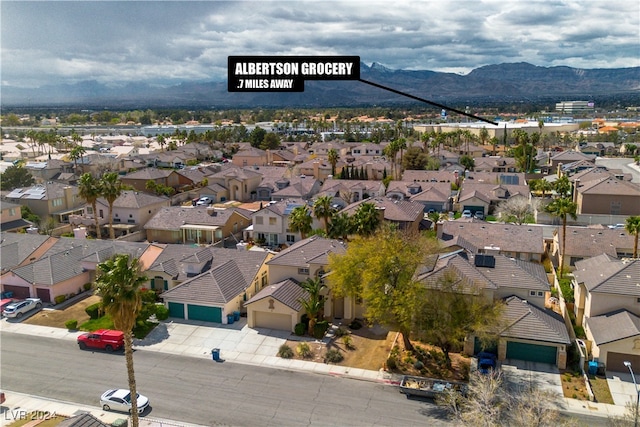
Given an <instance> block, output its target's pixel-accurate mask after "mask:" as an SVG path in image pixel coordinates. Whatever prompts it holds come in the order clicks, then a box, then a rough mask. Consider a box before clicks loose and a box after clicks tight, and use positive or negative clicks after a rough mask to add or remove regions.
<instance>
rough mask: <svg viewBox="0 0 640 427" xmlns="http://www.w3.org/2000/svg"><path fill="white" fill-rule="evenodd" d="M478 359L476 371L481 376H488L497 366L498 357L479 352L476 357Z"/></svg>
mask: <svg viewBox="0 0 640 427" xmlns="http://www.w3.org/2000/svg"><path fill="white" fill-rule="evenodd" d="M476 357H477V358H478V371H480V373H481V374H490V373H491V372H492V371H494V370H495V369H496V368H497V366H498V357H497V356H496V355H495V354H493V353H489V352H486V351H481V352H480V353H478V355H477V356H476Z"/></svg>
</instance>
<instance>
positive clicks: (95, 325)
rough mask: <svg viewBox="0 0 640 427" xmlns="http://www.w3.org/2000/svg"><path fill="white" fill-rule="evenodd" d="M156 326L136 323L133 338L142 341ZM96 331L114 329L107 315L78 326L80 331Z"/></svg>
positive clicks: (149, 323) (141, 322)
mask: <svg viewBox="0 0 640 427" xmlns="http://www.w3.org/2000/svg"><path fill="white" fill-rule="evenodd" d="M157 325H158V324H157V323H155V322H150V321H148V320H146V321H138V323H137V324H136V326H135V327H134V328H133V336H134V337H136V338H138V339H142V338H144V337H146V336H147V335H148V334H149V332H151V331H152V330H153V328H155V327H156V326H157ZM98 329H114V326H113V321H112V320H111V318H110V317H109V316H107V315H104V316H102V317H99V318H97V319H91V320H89V321H88V322H84V323H83V324H82V325H80V330H82V331H88V332H93V331H96V330H98Z"/></svg>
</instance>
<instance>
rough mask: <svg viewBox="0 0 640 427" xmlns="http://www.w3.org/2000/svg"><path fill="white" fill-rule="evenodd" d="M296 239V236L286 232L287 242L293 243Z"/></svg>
mask: <svg viewBox="0 0 640 427" xmlns="http://www.w3.org/2000/svg"><path fill="white" fill-rule="evenodd" d="M295 241H296V236H294V235H293V234H287V243H294V242H295Z"/></svg>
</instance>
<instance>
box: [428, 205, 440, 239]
mask: <svg viewBox="0 0 640 427" xmlns="http://www.w3.org/2000/svg"><path fill="white" fill-rule="evenodd" d="M427 217H428V218H429V220H430V221H431V222H433V231H434V232H435V233H436V236H437V235H438V221H440V218H441V217H442V214H441V213H440V212H438V211H433V212H429V214H427Z"/></svg>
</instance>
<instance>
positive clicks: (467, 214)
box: [461, 209, 473, 218]
mask: <svg viewBox="0 0 640 427" xmlns="http://www.w3.org/2000/svg"><path fill="white" fill-rule="evenodd" d="M461 217H462V218H471V217H473V214H472V213H471V211H470V210H469V209H465V210H463V211H462V216H461Z"/></svg>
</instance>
